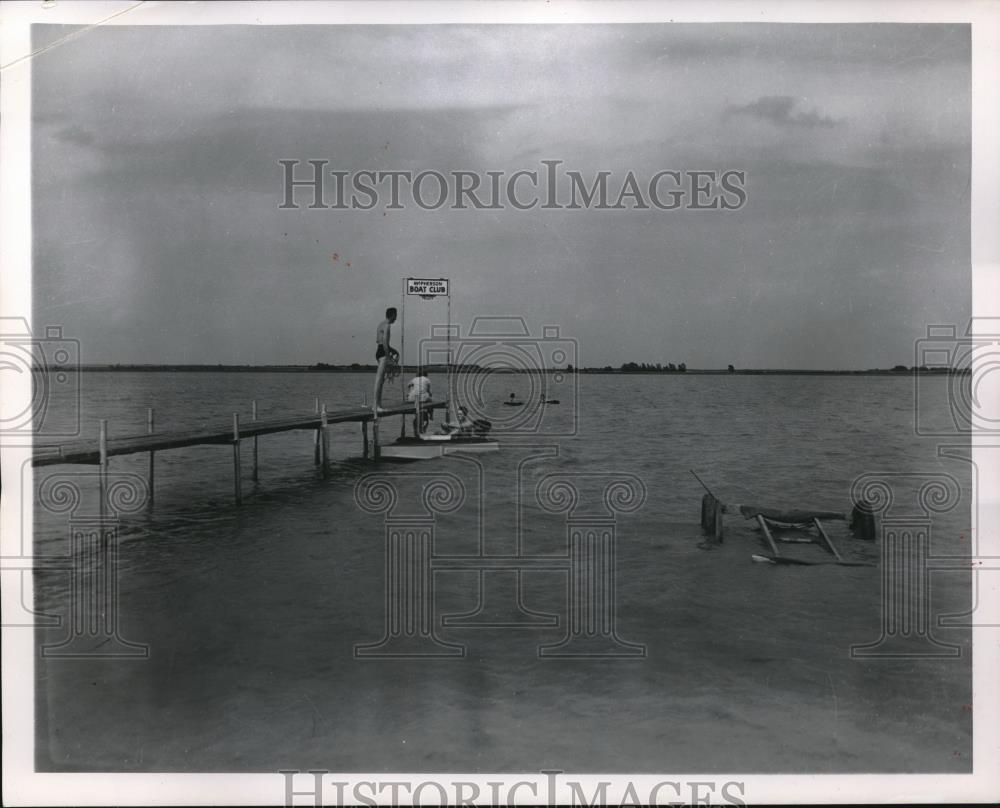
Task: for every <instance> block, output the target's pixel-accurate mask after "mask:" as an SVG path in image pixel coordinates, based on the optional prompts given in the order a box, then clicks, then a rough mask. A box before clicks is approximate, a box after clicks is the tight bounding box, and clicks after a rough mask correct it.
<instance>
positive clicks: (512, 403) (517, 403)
mask: <svg viewBox="0 0 1000 808" xmlns="http://www.w3.org/2000/svg"><path fill="white" fill-rule="evenodd" d="M504 406H505V407H523V406H524V402H523V401H505V402H504Z"/></svg>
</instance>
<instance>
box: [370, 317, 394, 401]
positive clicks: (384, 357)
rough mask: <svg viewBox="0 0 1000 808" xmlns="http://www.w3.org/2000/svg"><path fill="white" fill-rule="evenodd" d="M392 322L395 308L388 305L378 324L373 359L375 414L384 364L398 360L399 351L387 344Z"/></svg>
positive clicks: (380, 399) (384, 369)
mask: <svg viewBox="0 0 1000 808" xmlns="http://www.w3.org/2000/svg"><path fill="white" fill-rule="evenodd" d="M394 322H396V309H395V308H392V307H390V308H388V309H386V310H385V319H384V320H383V321H382V322H381V323H379V324H378V332H377V334H376V341H377V343H378V346H377V347H376V349H375V359H376V360H378V370H377V371H376V373H375V402H374V407H375V415H378V414H379V413H380V412H381V410H382V383H383V382H384V381H385V371H386V366H387V365H388V364H389V363H390V362H391V363H395V362H397V361H398V360H399V351H397V350H396V349H395V348H393V347H392V346H391V345H390V344H389V331H390V329H391V327H392V324H393V323H394Z"/></svg>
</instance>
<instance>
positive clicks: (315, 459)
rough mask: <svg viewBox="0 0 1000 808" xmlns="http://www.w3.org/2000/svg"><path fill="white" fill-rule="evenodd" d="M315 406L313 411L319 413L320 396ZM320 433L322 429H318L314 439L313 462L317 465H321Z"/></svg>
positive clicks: (317, 397)
mask: <svg viewBox="0 0 1000 808" xmlns="http://www.w3.org/2000/svg"><path fill="white" fill-rule="evenodd" d="M314 407H315V409H314V410H313V412H315V413H316V414H317V415H319V396H316V399H315V402H314ZM319 433H320V430H318V429H317V430H316V434H315V436H314V440H313V463H315V464H316V465H317V466H318V465H319V440H320V438H319Z"/></svg>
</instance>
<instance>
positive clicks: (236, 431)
mask: <svg viewBox="0 0 1000 808" xmlns="http://www.w3.org/2000/svg"><path fill="white" fill-rule="evenodd" d="M233 483H234V486H235V494H236V504H237V505H239V504H240V503H242V502H243V489H242V486H241V481H240V414H239V413H238V412H234V413H233Z"/></svg>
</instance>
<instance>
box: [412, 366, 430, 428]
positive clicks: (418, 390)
mask: <svg viewBox="0 0 1000 808" xmlns="http://www.w3.org/2000/svg"><path fill="white" fill-rule="evenodd" d="M406 400H407V401H413V402H420V403H421V404H426V403H427V402H429V401H430V400H431V380H430V379H428V378H427V377H426V376H425V375H424V373H423V369H422V368H419V367H418V368H417V375H416V376H414V377H413V378H412V379H410V383H409V384H408V385H407V386H406ZM431 415H432V411H431V410H430V409H429V408H428V409H423V408H421V410H420V422H419V424H418V423H417V416H416V415H414V416H413V434H414V435H420V434H422V433H424V432H426V431H427V425H428V424H429V423H430V420H431Z"/></svg>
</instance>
